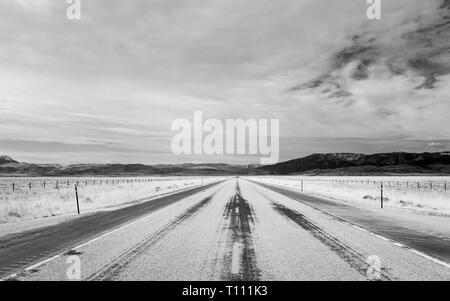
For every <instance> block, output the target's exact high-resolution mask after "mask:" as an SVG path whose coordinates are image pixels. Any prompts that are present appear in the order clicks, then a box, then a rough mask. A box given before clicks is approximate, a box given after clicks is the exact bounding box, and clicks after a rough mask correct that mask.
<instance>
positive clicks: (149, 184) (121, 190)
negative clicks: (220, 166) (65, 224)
mask: <svg viewBox="0 0 450 301" xmlns="http://www.w3.org/2000/svg"><path fill="white" fill-rule="evenodd" d="M218 180H220V178H212V177H211V178H198V177H197V178H196V177H183V178H180V177H177V178H163V177H160V178H139V179H136V178H125V177H124V178H114V179H109V180H108V181H109V182H106V181H107V179H102V178H76V179H74V178H60V179H51V181H52V185H50V180H48V181H47V184H46V186H45V187H44V186H43V183H44V182H43V181H44V179H43V178H32V179H27V178H19V179H17V178H15V179H12V178H0V184H1V185H0V224H2V223H11V222H19V221H25V220H34V219H41V218H47V217H55V216H61V215H70V214H74V213H76V212H77V205H76V198H75V189H74V185H75V184H74V183H77V184H78V185H79V186H78V197H79V204H80V210H81V212H82V213H87V212H93V211H99V210H111V209H112V208H115V207H117V206H124V205H130V204H133V203H138V202H142V201H145V200H147V199H149V198H152V197H156V196H160V195H164V194H167V193H172V192H175V191H180V190H183V189H187V188H192V187H196V186H199V185H202V184H203V185H206V184H208V183H211V182H213V181H218ZM12 181H14V182H15V189H14V191H13V190H12V186H11V183H12ZM56 181H58V183H59V184H58V188H56V187H55V184H54V183H55V182H56ZM86 181H88V182H87V183H88V185H86ZM113 181H114V182H113ZM29 183H32V187H31V189H30V188H29V187H28V185H29ZM37 183H39V184H40V185H39V186H38V184H37ZM107 183H108V184H107Z"/></svg>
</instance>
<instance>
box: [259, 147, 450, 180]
mask: <svg viewBox="0 0 450 301" xmlns="http://www.w3.org/2000/svg"><path fill="white" fill-rule="evenodd" d="M260 169H261V170H264V171H266V172H268V173H270V174H279V175H284V174H299V173H308V174H313V175H377V174H379V175H388V174H445V175H448V174H450V152H444V153H385V154H374V155H364V154H352V153H333V154H314V155H311V156H308V157H304V158H300V159H295V160H291V161H287V162H283V163H278V164H275V165H270V166H264V167H261V168H260Z"/></svg>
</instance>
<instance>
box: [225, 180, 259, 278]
mask: <svg viewBox="0 0 450 301" xmlns="http://www.w3.org/2000/svg"><path fill="white" fill-rule="evenodd" d="M224 217H225V219H229V221H230V222H229V231H230V234H229V236H230V239H229V240H228V244H229V246H228V249H229V252H228V254H227V256H226V258H225V260H224V262H225V263H226V266H225V269H224V271H223V275H222V278H223V279H225V280H231V281H258V280H259V279H260V275H261V272H260V270H259V269H258V267H257V263H256V255H255V251H254V248H253V242H252V225H253V224H254V223H255V216H254V213H253V209H252V207H251V205H250V204H249V203H248V201H247V200H245V199H244V198H243V197H242V195H241V190H240V187H239V183H238V182H237V181H236V186H235V194H234V196H232V197H231V198H230V200H229V201H228V203H227V205H226V207H225V212H224Z"/></svg>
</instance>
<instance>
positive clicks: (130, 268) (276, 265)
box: [0, 179, 450, 280]
mask: <svg viewBox="0 0 450 301" xmlns="http://www.w3.org/2000/svg"><path fill="white" fill-rule="evenodd" d="M301 197H303V196H301V195H290V194H288V193H286V191H284V190H279V189H276V188H274V187H268V186H263V185H260V184H258V183H254V182H250V181H247V180H244V179H231V180H229V181H226V182H221V183H219V184H217V185H210V186H207V187H204V188H202V189H194V190H190V191H189V192H184V193H179V194H176V195H173V196H168V197H165V198H162V199H159V200H154V201H151V202H149V203H148V204H147V203H146V204H141V205H138V206H140V207H138V206H133V207H131V208H130V207H129V208H128V209H127V208H126V209H127V210H128V211H127V210H125V209H121V210H119V212H121V213H114V215H113V216H116V217H117V219H118V220H119V221H118V222H117V223H111V224H107V220H108V218H107V217H103V214H105V215H107V214H113V213H102V214H100V215H98V216H97V218H91V219H88V217H86V218H83V219H79V220H77V221H73V223H72V224H65V225H64V224H63V225H61V226H57V227H54V228H50V229H52V230H50V229H49V230H47V231H44V233H43V234H40V235H38V234H33V232H31V233H28V234H23V235H20V236H17V237H9V238H3V239H0V242H1V245H2V247H0V258H1V259H0V260H1V261H0V267H1V268H2V269H3V270H2V271H6V272H10V271H11V268H10V267H11V266H12V265H13V264H20V267H21V268H22V267H24V266H26V265H27V263H29V262H36V261H38V259H43V258H46V257H48V256H43V254H45V249H46V247H45V243H44V242H48V243H49V246H53V253H55V252H56V250H58V251H59V252H61V250H62V249H65V250H67V251H68V252H66V253H63V254H62V255H60V256H57V257H54V258H52V259H51V260H48V261H46V262H44V263H43V264H40V265H36V266H33V267H32V268H31V269H28V270H26V271H23V270H22V271H21V272H18V273H17V275H15V276H14V277H13V279H17V280H68V278H73V275H74V274H73V273H71V272H70V271H73V263H74V261H73V258H74V256H77V257H76V258H78V259H79V262H80V271H81V279H83V280H373V279H375V280H378V279H379V280H450V269H449V268H448V266H446V265H445V264H441V263H439V262H437V261H434V260H432V259H430V258H426V257H424V256H422V255H420V254H416V253H414V252H412V251H411V250H409V249H406V248H404V247H401V246H399V245H396V244H394V243H392V242H391V241H388V240H385V239H382V238H380V237H377V236H374V235H372V234H370V233H368V232H366V231H362V230H361V229H358V228H356V227H354V226H352V225H350V224H349V223H346V222H343V221H342V220H340V219H339V218H336V217H334V216H331V215H330V214H328V213H324V212H322V211H321V210H317V209H315V208H313V207H311V206H310V204H306V203H303V202H302V201H301ZM128 214H129V216H128ZM99 218H100V220H102V222H97V219H99ZM86 219H87V220H86ZM126 221H128V222H130V221H133V222H132V223H130V224H126ZM95 223H99V224H96V225H98V227H99V228H96V227H97V226H95V227H93V225H94V224H95ZM75 225H78V226H77V227H78V228H75V230H76V231H80V232H79V233H82V234H83V235H82V236H81V237H80V238H79V239H77V238H75V237H73V236H71V235H72V234H69V233H71V231H74V228H73V227H75ZM100 225H103V226H100ZM118 227H119V228H118ZM108 229H109V230H108ZM108 231H109V232H108ZM47 233H48V235H47ZM33 235H34V236H37V237H38V239H34V238H33V237H34V236H33ZM66 236H68V237H69V238H70V239H69V238H68V239H67V243H64V244H63V243H61V244H57V243H55V242H54V240H55V239H57V237H63V238H65V237H66ZM87 237H90V238H93V237H97V238H94V239H93V240H90V241H87V242H86V240H89V239H88V238H87ZM79 243H83V244H82V245H79V246H76V245H77V244H79ZM55 245H57V246H58V247H55ZM37 246H38V247H37ZM23 247H26V248H28V249H29V250H28V251H26V252H25V251H20V249H21V248H23ZM13 250H17V252H18V253H19V254H30V252H31V251H30V250H34V251H33V252H35V254H40V255H39V256H37V257H35V258H34V259H33V260H31V261H27V260H25V262H22V263H21V260H22V261H23V259H20V260H19V261H17V260H18V259H19V258H27V256H23V255H22V257H20V256H18V255H14V254H11V252H13ZM36 250H39V252H38V251H36ZM3 255H5V256H6V257H5V258H6V259H3ZM39 257H40V258H39ZM378 266H379V269H378ZM5 269H6V270H5ZM15 270H18V269H17V267H16V268H15ZM6 272H2V275H3V276H5V274H7V273H6ZM75 274H76V273H75Z"/></svg>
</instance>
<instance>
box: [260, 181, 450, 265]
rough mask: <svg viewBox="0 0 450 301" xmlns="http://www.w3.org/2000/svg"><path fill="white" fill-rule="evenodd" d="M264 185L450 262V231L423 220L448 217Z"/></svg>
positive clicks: (444, 221)
mask: <svg viewBox="0 0 450 301" xmlns="http://www.w3.org/2000/svg"><path fill="white" fill-rule="evenodd" d="M261 185H263V186H264V187H267V188H269V189H271V190H273V191H276V192H278V193H280V194H282V195H284V196H287V197H289V198H291V199H293V200H296V201H299V202H302V203H303V204H306V205H309V206H312V207H314V208H316V209H318V210H321V211H323V212H326V213H329V214H332V215H333V216H335V217H337V218H342V219H344V220H345V221H348V222H351V223H353V224H355V225H358V226H361V227H363V228H365V229H367V230H370V231H371V232H373V233H376V234H379V235H381V236H383V237H386V238H389V239H392V240H394V241H396V242H399V243H402V244H405V245H406V246H408V247H411V248H414V249H416V250H419V251H421V252H423V253H425V254H428V255H430V256H433V257H435V258H437V259H440V260H442V261H444V262H449V263H450V233H445V232H444V231H445V230H446V229H448V227H447V228H446V229H445V230H444V229H442V232H440V233H435V232H436V231H433V230H430V229H428V228H427V227H425V226H426V225H424V223H423V222H422V220H425V221H424V222H427V221H430V220H436V219H440V220H442V221H443V223H447V224H448V217H432V216H426V215H422V216H420V215H417V214H409V215H407V216H405V215H403V216H399V215H389V214H384V212H380V213H374V212H373V211H368V210H364V209H361V208H357V207H355V206H352V205H348V204H345V203H342V202H335V201H331V200H325V199H322V198H318V197H314V196H310V195H307V194H303V193H300V192H297V191H293V190H290V189H285V188H282V187H279V186H274V185H268V184H264V183H262V184H261ZM411 217H412V218H411Z"/></svg>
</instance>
